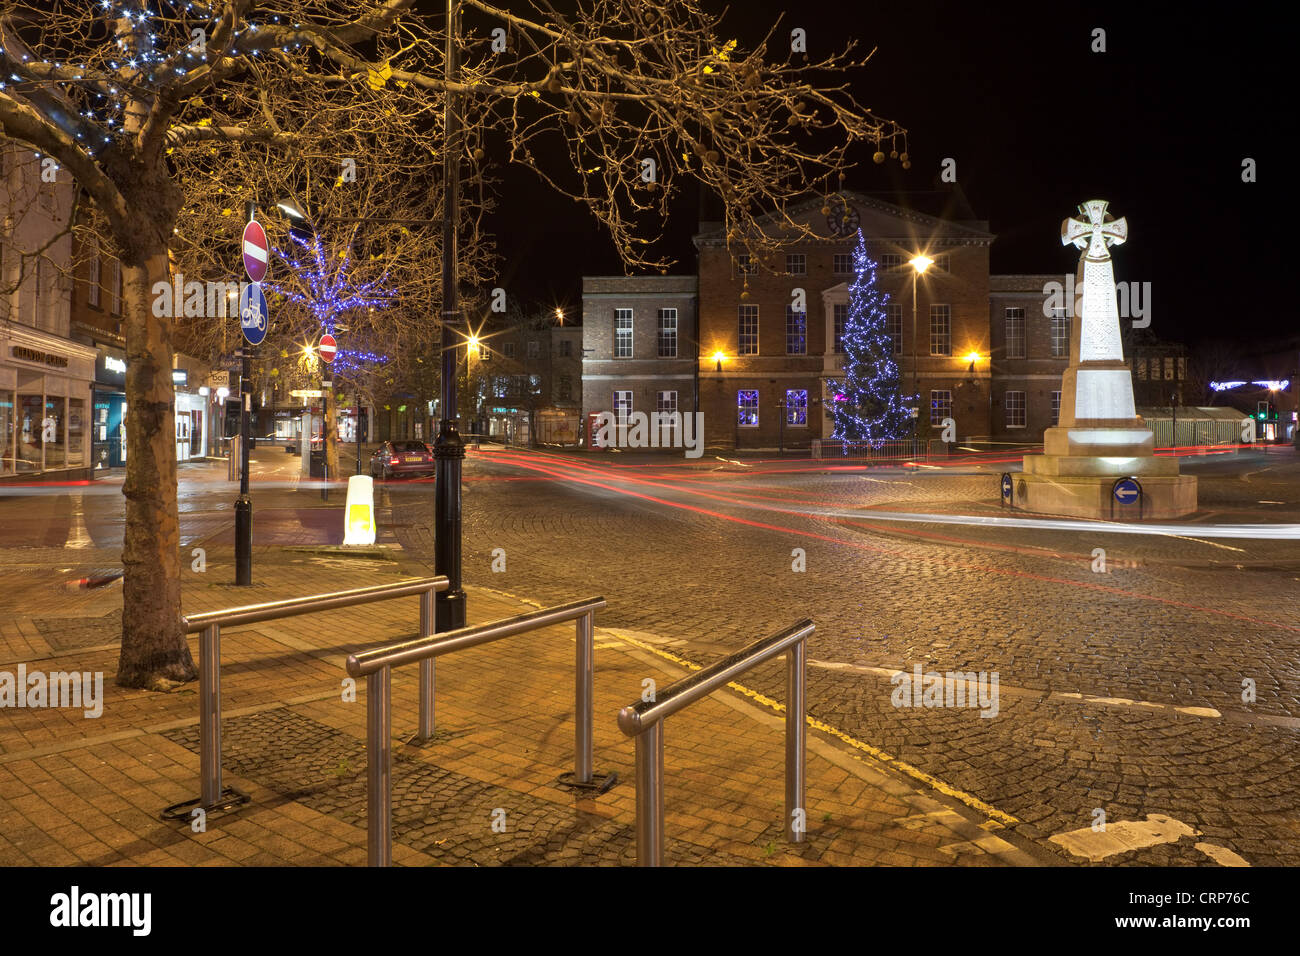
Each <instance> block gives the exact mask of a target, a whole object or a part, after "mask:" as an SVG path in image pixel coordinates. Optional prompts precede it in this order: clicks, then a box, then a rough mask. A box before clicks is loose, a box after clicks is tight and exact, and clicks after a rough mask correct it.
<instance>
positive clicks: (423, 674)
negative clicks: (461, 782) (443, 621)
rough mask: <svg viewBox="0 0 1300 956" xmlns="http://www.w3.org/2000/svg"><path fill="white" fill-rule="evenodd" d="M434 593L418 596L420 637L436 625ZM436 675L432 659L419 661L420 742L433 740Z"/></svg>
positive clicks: (425, 592)
mask: <svg viewBox="0 0 1300 956" xmlns="http://www.w3.org/2000/svg"><path fill="white" fill-rule="evenodd" d="M433 609H434V592H433V589H432V588H430V589H429V590H427V591H424V592H423V593H421V594H420V636H421V637H429V636H430V635H432V634H433V633H434V630H435V628H436V627H437V623H436V620H435V617H434V610H433ZM436 678H437V674H436V672H435V671H434V663H433V658H432V657H429V658H426V659H425V660H422V661H420V726H419V729H418V730H417V731H416V735H417V736H418V737H419V739H420V740H431V739H432V738H433V721H434V691H435V681H436Z"/></svg>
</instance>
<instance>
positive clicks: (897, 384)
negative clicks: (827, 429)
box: [830, 229, 911, 453]
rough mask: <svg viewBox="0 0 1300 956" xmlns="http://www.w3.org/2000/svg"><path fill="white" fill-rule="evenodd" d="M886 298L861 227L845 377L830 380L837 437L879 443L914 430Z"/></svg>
mask: <svg viewBox="0 0 1300 956" xmlns="http://www.w3.org/2000/svg"><path fill="white" fill-rule="evenodd" d="M888 301H889V296H888V295H887V294H885V293H882V292H881V291H880V290H879V289H878V288H877V287H876V263H875V261H874V260H873V259H872V258H871V257H870V256H869V255H867V243H866V239H864V238H863V235H862V230H861V229H859V230H858V244H857V246H856V247H855V248H854V250H853V281H852V283H851V284H850V285H849V308H848V315H847V316H846V317H845V320H844V330H843V338H842V342H843V349H844V356H845V363H844V371H845V377H844V380H843V381H832V382H831V383H830V389H831V394H832V398H833V401H832V402H831V415H832V418H833V419H834V422H835V428H834V431H833V432H832V436H831V437H833V438H837V439H841V440H844V441H865V442H870V443H872V444H873V445H876V446H877V447H879V444H880V443H881V442H884V441H888V440H890V439H896V438H903V437H906V436H907V435H908V434H909V433H910V431H911V426H910V421H911V413H910V410H909V409H908V407H907V406H906V405H905V396H904V395H903V393H902V385H901V378H902V377H901V375H900V373H899V370H898V365H897V364H896V363H895V362H894V359H893V351H894V348H893V340H892V339H891V338H890V336H889V330H888V328H887V327H886V313H885V305H886V303H888ZM845 452H846V453H847V447H846V449H845Z"/></svg>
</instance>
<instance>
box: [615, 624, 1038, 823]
mask: <svg viewBox="0 0 1300 956" xmlns="http://www.w3.org/2000/svg"><path fill="white" fill-rule="evenodd" d="M617 633H618V637H619V640H622V641H626V642H627V643H628V644H631V645H633V646H634V647H639V648H641V649H642V650H645V651H649V652H650V653H651V654H657V655H658V656H659V657H662V658H665V659H666V660H670V661H672V662H673V663H674V664H678V665H680V666H681V667H685V668H686V669H687V670H692V671H699V670H703V669H704V667H703V665H701V664H696V663H694V662H693V661H688V660H686V659H685V658H683V657H678V656H677V655H676V654H672V653H669V652H668V651H665V650H662V649H660V648H658V647H655V646H654V645H652V644H646V643H644V642H642V641H638V640H636V639H635V638H631V637H628V636H627V635H626V634H623V633H622V632H621V631H620V632H617ZM727 686H728V687H730V688H731V689H732V690H734V691H738V692H739V693H741V694H744V695H745V696H746V697H748V698H750V699H751V700H754V701H756V702H758V703H760V704H763V705H764V706H766V707H769V708H771V709H772V710H774V711H776V712H777V713H785V705H784V704H781V703H778V702H777V701H775V700H772V698H770V697H767V696H765V695H763V694H760V693H759V692H758V691H756V690H752V689H751V688H748V687H745V686H744V685H743V684H737V683H736V682H735V681H731V682H730V683H728V684H727ZM806 719H807V721H808V726H809V727H811V728H813V729H814V730H820V731H821V732H822V733H824V734H830V735H831V736H832V737H836V738H838V739H839V740H842V741H844V742H845V743H846V744H848V745H849V746H850V747H852V748H853V749H854V750H858V751H861V752H862V753H865V754H867V755H868V756H869V757H871V758H872V759H874V760H876V761H878V762H879V763H882V764H887V765H889V766H891V767H894V768H895V769H896V770H899V771H901V772H902V773H905V774H906V775H907V776H909V777H911V778H912V779H913V780H917V781H920V782H921V783H924V784H925V785H926V786H928V787H931V788H932V789H934V790H938V791H939V792H940V793H942V794H944V795H945V796H948V797H952V798H953V799H954V800H960V801H961V802H962V803H964V804H966V806H968V807H970V808H971V809H973V810H978V811H979V812H980V813H982V814H984V815H985V816H986V817H988V818H989V823H990V824H993V825H995V826H1015V825H1016V824H1017V823H1019V822H1020V821H1019V820H1017V819H1016V818H1015V817H1013V816H1012V815H1011V814H1009V813H1003V812H1002V811H1001V810H999V809H998V808H997V807H994V806H992V805H990V804H987V803H985V802H984V801H983V800H981V799H980V798H979V797H976V796H974V795H973V794H969V793H966V792H965V791H964V790H958V789H957V788H956V787H953V786H950V785H948V784H946V783H944V782H943V781H942V780H940V779H939V778H938V777H934V776H931V775H930V774H928V773H926V772H925V771H924V770H922V769H920V768H919V767H913V766H912V765H911V764H910V763H907V762H906V761H904V760H899V759H898V758H897V757H895V756H894V755H893V754H890V753H886V752H885V751H883V750H881V749H880V748H879V747H873V746H872V745H871V744H869V743H867V742H866V741H864V740H858V739H857V738H856V737H852V736H850V735H849V734H846V733H844V731H842V730H840V729H839V728H838V727H832V726H831V725H830V724H827V723H824V722H822V721H820V720H818V719H817V718H816V717H813V716H811V715H807V716H806ZM851 756H852V757H853V758H854V759H856V760H859V761H861V762H862V763H866V762H867V761H865V760H863V759H862V758H861V757H859V756H858V754H856V753H855V754H852V755H851Z"/></svg>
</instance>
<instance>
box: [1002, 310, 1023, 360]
mask: <svg viewBox="0 0 1300 956" xmlns="http://www.w3.org/2000/svg"><path fill="white" fill-rule="evenodd" d="M1006 320H1007V358H1019V359H1020V358H1024V357H1025V310H1024V309H1007V313H1006Z"/></svg>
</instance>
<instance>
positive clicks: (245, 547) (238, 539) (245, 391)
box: [235, 202, 257, 585]
mask: <svg viewBox="0 0 1300 956" xmlns="http://www.w3.org/2000/svg"><path fill="white" fill-rule="evenodd" d="M244 211H245V213H246V215H245V217H244V218H245V219H246V220H247V221H248V222H252V221H253V218H254V217H255V216H256V214H257V204H256V203H254V202H249V203H248V204H247V205H246V206H245V210H244ZM248 347H249V346H248V342H247V341H245V342H244V344H243V347H242V348H241V349H240V350H239V355H240V371H239V449H240V456H239V459H240V468H239V498H238V499H237V500H236V501H235V584H236V585H250V584H252V583H253V499H252V498H251V497H250V496H249V493H248V445H249V442H248V432H249V427H250V425H249V412H250V411H251V410H252V405H253V383H252V377H253V356H252V354H251V353H250V352H249V351H248Z"/></svg>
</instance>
